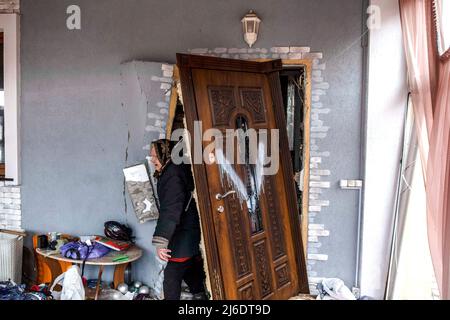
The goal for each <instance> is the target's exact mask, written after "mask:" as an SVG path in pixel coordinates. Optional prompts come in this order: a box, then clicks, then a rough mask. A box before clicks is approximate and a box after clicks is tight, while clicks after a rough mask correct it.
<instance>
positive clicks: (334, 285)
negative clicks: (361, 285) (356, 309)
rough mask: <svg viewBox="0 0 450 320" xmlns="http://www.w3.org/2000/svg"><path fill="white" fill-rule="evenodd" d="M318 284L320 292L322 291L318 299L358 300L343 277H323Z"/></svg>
mask: <svg viewBox="0 0 450 320" xmlns="http://www.w3.org/2000/svg"><path fill="white" fill-rule="evenodd" d="M317 286H318V289H319V292H321V294H320V295H319V296H318V297H317V299H318V300H356V298H355V296H354V295H353V293H352V292H351V291H350V289H349V288H347V287H346V286H345V284H344V281H342V280H341V279H337V278H331V279H323V280H322V282H321V283H319V284H318V285H317Z"/></svg>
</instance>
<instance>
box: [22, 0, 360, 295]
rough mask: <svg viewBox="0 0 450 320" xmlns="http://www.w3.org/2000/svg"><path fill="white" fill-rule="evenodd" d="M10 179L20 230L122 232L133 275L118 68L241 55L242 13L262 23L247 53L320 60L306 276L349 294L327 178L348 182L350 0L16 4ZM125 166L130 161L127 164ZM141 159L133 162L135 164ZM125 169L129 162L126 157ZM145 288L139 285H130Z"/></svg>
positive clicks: (348, 218)
mask: <svg viewBox="0 0 450 320" xmlns="http://www.w3.org/2000/svg"><path fill="white" fill-rule="evenodd" d="M21 3H22V9H21V12H22V17H21V86H22V97H21V116H20V117H21V118H20V120H21V135H22V140H21V150H22V151H21V160H22V161H21V170H22V177H23V178H22V203H23V204H22V205H23V227H24V228H25V229H27V230H28V231H30V232H44V231H45V232H46V231H53V230H57V231H61V232H68V233H72V234H92V233H102V226H103V222H104V221H106V220H108V219H116V220H121V221H126V222H128V223H130V224H131V225H132V226H133V227H134V228H135V229H136V233H137V236H138V244H139V245H141V246H142V247H144V248H145V250H146V252H147V254H146V255H145V256H144V258H143V259H142V262H141V263H140V264H137V265H136V267H135V270H136V269H137V268H140V270H141V271H140V272H139V276H140V277H143V275H144V274H145V269H146V267H147V266H149V261H153V259H155V258H154V257H152V256H151V255H150V254H148V253H149V252H150V250H151V249H150V248H151V245H150V241H151V236H152V231H153V228H154V223H147V224H144V225H138V224H137V221H136V218H135V217H134V213H133V212H132V210H131V203H130V202H129V201H128V200H127V201H128V212H127V213H125V206H124V190H123V174H122V168H123V167H124V166H127V165H130V164H132V163H129V162H126V161H125V152H126V149H127V144H128V141H127V139H128V128H127V119H128V116H127V109H126V108H123V107H122V105H121V92H120V81H121V77H120V64H121V63H122V62H124V61H129V60H133V59H140V60H148V61H161V62H169V63H174V62H175V53H176V52H187V50H188V49H189V48H202V47H204V48H215V47H229V48H231V47H234V48H241V47H242V48H243V47H245V46H246V45H245V43H244V42H243V40H242V35H241V26H240V19H241V18H242V16H243V14H245V12H246V11H247V10H249V9H250V8H252V9H254V10H255V11H256V12H257V14H258V15H259V16H260V17H261V18H262V20H263V23H262V25H261V35H260V37H259V39H258V42H257V43H256V44H255V46H257V47H260V48H270V47H273V46H286V45H304V46H309V47H311V50H312V51H321V52H323V53H324V61H325V62H326V70H325V71H324V72H323V74H324V77H325V78H326V81H327V82H328V83H329V84H330V89H329V90H328V91H327V95H326V96H325V97H323V98H321V101H323V103H324V104H325V105H327V107H328V108H330V109H331V110H332V111H331V112H330V113H329V114H327V115H324V118H325V122H326V123H327V124H328V126H330V131H329V132H328V137H327V139H323V140H322V141H321V142H320V143H321V151H329V152H330V156H329V157H326V158H324V159H323V161H322V162H323V163H324V166H325V167H327V168H330V169H331V173H332V174H331V177H330V181H331V185H332V187H331V188H330V189H329V190H327V191H325V192H324V198H325V199H328V200H329V201H330V206H329V207H327V208H324V209H323V210H322V212H321V213H320V215H318V216H317V217H316V219H315V223H325V224H326V225H327V229H329V230H330V232H331V234H330V237H328V239H326V240H324V241H322V248H321V251H323V252H325V253H326V254H328V256H329V257H328V261H327V262H321V261H318V262H317V263H316V265H315V266H314V270H315V271H316V272H317V276H327V277H339V278H342V279H343V280H344V281H345V282H346V284H348V285H349V286H351V285H352V279H353V273H354V270H353V269H354V257H355V243H356V218H357V217H356V214H357V210H356V209H357V199H356V194H355V193H352V192H348V191H341V190H339V189H338V180H339V179H343V178H349V179H350V178H358V175H359V173H358V172H359V145H360V139H359V135H360V132H359V128H360V124H359V121H360V120H359V119H360V91H361V89H360V82H361V63H362V62H361V61H362V60H361V55H362V50H361V47H360V45H359V44H360V42H359V41H358V38H359V36H360V31H361V26H360V25H361V11H362V10H361V1H358V0H340V1H335V0H314V1H313V0H280V1H276V2H275V1H271V0H261V1H258V2H255V1H242V0H228V1H211V0H196V1H183V0H176V1H175V0H167V1H156V0H153V1H149V0H95V1H92V0H77V1H72V0H70V1H66V0H39V1H33V0H22V2H21ZM71 4H78V5H80V7H81V10H82V29H81V30H80V31H69V30H68V29H67V28H66V22H65V20H66V17H67V15H66V13H65V12H66V8H67V6H68V5H71ZM133 157H135V156H133ZM143 157H144V154H143V155H142V160H144V158H143ZM134 160H135V159H134ZM142 280H146V279H142Z"/></svg>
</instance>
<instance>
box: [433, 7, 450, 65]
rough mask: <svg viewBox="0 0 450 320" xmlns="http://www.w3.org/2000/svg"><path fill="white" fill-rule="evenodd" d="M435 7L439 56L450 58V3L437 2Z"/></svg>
mask: <svg viewBox="0 0 450 320" xmlns="http://www.w3.org/2000/svg"><path fill="white" fill-rule="evenodd" d="M434 6H435V11H436V21H435V22H436V30H437V41H438V48H439V54H440V55H444V54H448V55H449V56H450V51H449V50H450V1H449V0H435V1H434Z"/></svg>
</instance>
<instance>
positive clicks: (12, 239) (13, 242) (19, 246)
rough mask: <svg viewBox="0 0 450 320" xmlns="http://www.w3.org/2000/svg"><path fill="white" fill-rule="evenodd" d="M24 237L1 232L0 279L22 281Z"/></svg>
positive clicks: (18, 282)
mask: <svg viewBox="0 0 450 320" xmlns="http://www.w3.org/2000/svg"><path fill="white" fill-rule="evenodd" d="M22 252H23V237H22V236H16V235H10V234H6V233H1V232H0V281H8V280H12V281H14V282H15V283H17V284H20V283H21V282H22Z"/></svg>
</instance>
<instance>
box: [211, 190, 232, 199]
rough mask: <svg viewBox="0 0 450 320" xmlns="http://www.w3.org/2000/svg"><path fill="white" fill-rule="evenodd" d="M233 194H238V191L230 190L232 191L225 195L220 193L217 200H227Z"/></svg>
mask: <svg viewBox="0 0 450 320" xmlns="http://www.w3.org/2000/svg"><path fill="white" fill-rule="evenodd" d="M233 193H236V191H235V190H230V191H228V192H227V193H224V194H220V193H218V194H216V199H217V200H222V199H225V198H226V197H228V196H229V195H230V194H233Z"/></svg>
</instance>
